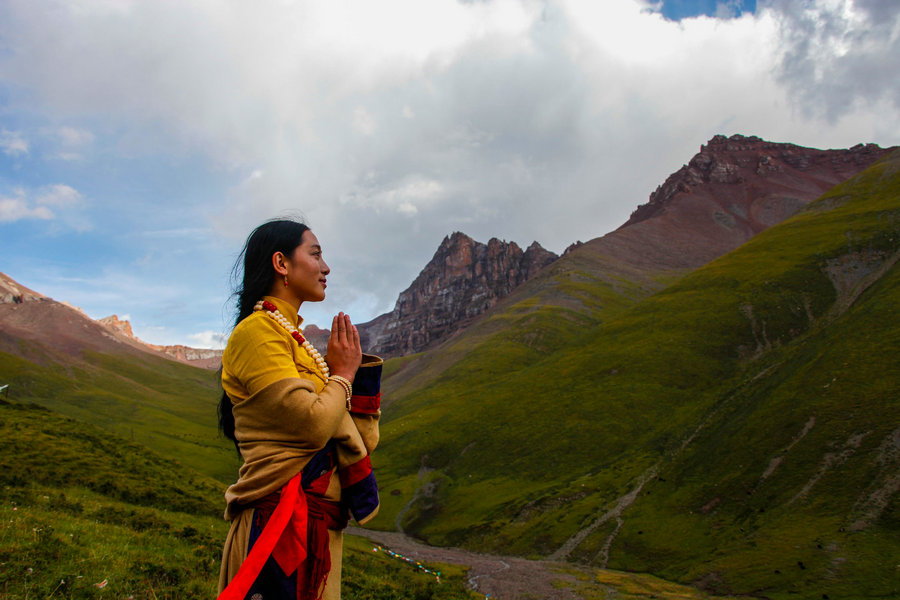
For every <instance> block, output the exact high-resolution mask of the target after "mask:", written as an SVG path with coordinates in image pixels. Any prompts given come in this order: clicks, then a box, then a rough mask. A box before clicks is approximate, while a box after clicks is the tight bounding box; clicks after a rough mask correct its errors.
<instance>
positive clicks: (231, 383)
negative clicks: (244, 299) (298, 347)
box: [222, 313, 298, 400]
mask: <svg viewBox="0 0 900 600" xmlns="http://www.w3.org/2000/svg"><path fill="white" fill-rule="evenodd" d="M292 342H293V340H292V339H291V338H289V337H287V335H285V332H284V331H283V330H281V328H280V326H279V325H278V323H276V322H275V321H273V320H272V319H268V318H265V317H264V316H263V315H262V313H255V314H252V315H250V316H249V317H247V318H246V319H244V320H243V321H241V322H240V323H238V325H237V327H235V328H234V331H233V332H232V334H231V337H230V338H229V339H228V346H227V347H226V348H225V353H224V354H223V356H222V386H223V387H224V388H225V391H226V392H228V395H229V396H231V397H232V399H233V400H244V399H246V398H247V397H249V396H252V395H253V394H255V393H257V392H258V391H260V390H261V389H263V388H265V387H266V386H268V385H269V384H272V383H274V382H276V381H278V380H279V379H285V378H287V377H297V376H298V373H297V366H296V364H294V358H293V352H292V349H291V343H292ZM232 391H234V392H235V393H232Z"/></svg>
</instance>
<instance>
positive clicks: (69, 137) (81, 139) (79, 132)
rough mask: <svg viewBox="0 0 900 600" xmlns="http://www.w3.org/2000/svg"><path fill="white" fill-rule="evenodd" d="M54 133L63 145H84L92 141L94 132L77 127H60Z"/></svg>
mask: <svg viewBox="0 0 900 600" xmlns="http://www.w3.org/2000/svg"><path fill="white" fill-rule="evenodd" d="M56 135H57V137H58V138H59V140H60V142H62V144H63V145H65V146H84V145H87V144H90V143H92V142H93V141H94V134H93V133H91V132H90V131H88V130H87V129H80V128H78V127H68V126H64V127H60V128H59V129H57V130H56Z"/></svg>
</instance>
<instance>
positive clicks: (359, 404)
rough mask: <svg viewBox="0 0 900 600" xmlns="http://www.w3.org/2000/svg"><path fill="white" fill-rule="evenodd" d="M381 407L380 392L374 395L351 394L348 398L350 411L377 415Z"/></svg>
mask: <svg viewBox="0 0 900 600" xmlns="http://www.w3.org/2000/svg"><path fill="white" fill-rule="evenodd" d="M380 409H381V392H378V393H377V394H375V395H374V396H362V395H357V394H353V396H352V397H351V398H350V412H352V413H358V414H363V415H377V414H378V413H379V411H380Z"/></svg>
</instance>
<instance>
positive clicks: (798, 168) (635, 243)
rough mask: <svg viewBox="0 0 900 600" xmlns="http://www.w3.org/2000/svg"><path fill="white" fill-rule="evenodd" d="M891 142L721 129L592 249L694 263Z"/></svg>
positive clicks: (771, 220) (790, 210)
mask: <svg viewBox="0 0 900 600" xmlns="http://www.w3.org/2000/svg"><path fill="white" fill-rule="evenodd" d="M893 150H894V148H880V147H879V146H877V145H875V144H865V145H864V144H857V145H856V146H853V147H852V148H846V149H842V150H818V149H815V148H804V147H801V146H796V145H794V144H782V143H777V142H767V141H765V140H763V139H760V138H758V137H756V136H742V135H733V136H731V137H725V136H723V135H717V136H715V137H713V138H712V139H711V140H710V141H709V142H708V143H707V144H706V145H704V146H701V148H700V152H699V153H698V154H696V155H695V156H694V157H693V158H692V159H691V160H690V162H688V164H686V165H684V166H683V167H681V168H680V169H679V170H678V171H676V172H675V173H673V174H672V175H670V176H669V177H668V178H667V179H666V181H665V183H663V184H662V185H661V186H659V187H658V188H657V189H656V191H654V192H653V193H652V194H651V195H650V199H649V202H647V203H646V204H642V205H640V206H638V207H637V209H636V210H635V211H634V212H633V213H632V214H631V217H630V218H629V219H628V221H626V222H625V224H623V225H622V226H621V227H619V228H618V229H617V230H616V231H614V232H611V233H609V234H607V235H606V236H604V237H602V238H598V239H596V240H591V241H590V242H588V244H586V245H590V246H591V247H592V249H593V250H594V251H597V252H602V253H603V254H606V255H608V256H613V257H615V258H616V259H619V260H623V261H624V262H626V263H628V264H632V265H637V266H640V267H642V268H650V269H660V270H671V269H676V270H685V269H694V268H697V267H699V266H701V265H703V264H705V263H707V262H709V261H710V260H712V259H714V258H716V257H718V256H721V255H722V254H725V253H726V252H729V251H731V250H733V249H735V248H737V247H738V246H740V245H741V244H743V243H744V242H746V241H747V240H749V239H750V238H751V237H753V236H754V235H756V234H757V233H759V232H761V231H763V230H765V229H767V228H769V227H771V226H773V225H777V224H778V223H781V222H782V221H784V220H785V219H787V218H788V217H790V216H791V215H793V214H794V213H796V212H797V211H798V210H800V209H801V208H803V207H804V206H806V205H807V204H808V203H810V202H812V201H813V200H815V199H816V198H818V197H819V196H821V195H822V194H824V193H825V192H826V191H828V190H829V189H830V188H832V187H833V186H835V185H837V184H838V183H841V182H842V181H846V180H847V179H849V178H851V177H853V176H854V175H857V174H858V173H860V172H861V171H863V170H864V169H866V168H868V167H869V166H871V165H872V164H873V163H875V162H876V161H877V160H879V159H881V158H883V157H884V156H886V155H887V154H888V153H890V152H891V151H893Z"/></svg>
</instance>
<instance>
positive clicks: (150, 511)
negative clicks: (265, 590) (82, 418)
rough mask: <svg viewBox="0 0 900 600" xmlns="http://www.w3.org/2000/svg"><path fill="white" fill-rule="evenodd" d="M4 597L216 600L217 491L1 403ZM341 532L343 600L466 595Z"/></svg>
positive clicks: (156, 460) (172, 467) (141, 454)
mask: <svg viewBox="0 0 900 600" xmlns="http://www.w3.org/2000/svg"><path fill="white" fill-rule="evenodd" d="M0 450H2V452H0V456H2V462H0V523H2V526H0V597H2V598H8V599H9V600H19V599H22V600H24V599H27V598H78V599H82V598H84V599H87V598H104V597H106V598H109V597H114V598H136V599H144V598H146V599H153V600H161V599H164V598H212V597H214V596H215V592H216V586H217V581H218V574H219V564H220V559H221V552H222V543H223V541H224V539H225V535H226V533H227V523H226V522H225V521H224V520H223V519H222V517H221V514H222V510H223V504H224V501H223V499H222V492H223V486H222V484H220V483H219V482H217V481H215V480H213V479H211V478H209V477H207V476H204V475H201V474H199V473H197V472H196V471H193V470H192V469H189V468H188V467H186V466H184V465H179V464H177V463H175V462H173V461H171V460H168V459H165V458H163V457H161V456H160V455H158V454H155V453H153V452H151V451H149V450H147V449H146V448H144V447H143V446H141V445H139V444H136V443H132V442H130V441H128V440H125V439H122V438H119V437H117V436H115V435H111V434H109V433H108V432H106V431H103V430H101V429H99V428H96V427H93V426H91V425H87V424H84V423H81V422H78V421H75V420H73V419H69V418H66V417H64V416H62V415H59V414H56V413H53V412H51V411H48V410H46V409H44V408H41V407H39V406H35V405H24V404H17V403H0ZM371 548H372V547H371V545H370V544H369V543H368V542H366V541H365V540H362V539H359V538H354V537H352V536H346V537H345V555H344V556H345V559H344V565H343V577H342V580H343V588H344V593H343V597H345V598H348V599H351V600H395V599H401V598H402V599H406V598H417V599H426V598H434V599H441V600H457V599H460V600H461V599H466V598H472V597H473V595H472V594H471V593H470V592H468V591H467V590H466V589H465V587H464V585H463V584H464V578H465V571H464V569H462V568H460V567H448V566H444V565H439V566H437V567H436V568H437V570H440V571H441V573H442V577H441V583H437V582H436V581H435V580H434V578H433V577H430V576H428V575H426V574H423V573H420V572H416V571H413V570H411V569H410V568H409V567H408V565H405V564H404V563H398V562H397V561H393V560H391V559H389V558H388V557H386V556H383V555H379V554H375V553H373V552H372V551H371Z"/></svg>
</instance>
